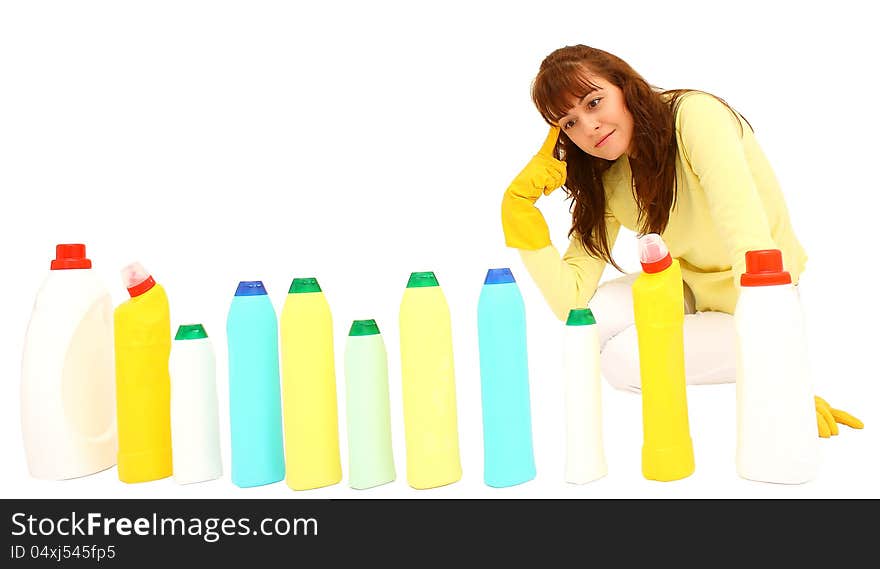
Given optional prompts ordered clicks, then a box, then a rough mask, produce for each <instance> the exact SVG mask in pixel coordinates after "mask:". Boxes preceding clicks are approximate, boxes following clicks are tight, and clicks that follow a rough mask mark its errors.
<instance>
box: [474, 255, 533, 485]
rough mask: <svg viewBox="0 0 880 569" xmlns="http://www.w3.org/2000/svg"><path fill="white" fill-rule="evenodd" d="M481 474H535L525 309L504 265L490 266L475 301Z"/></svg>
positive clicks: (490, 480)
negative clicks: (481, 447)
mask: <svg viewBox="0 0 880 569" xmlns="http://www.w3.org/2000/svg"><path fill="white" fill-rule="evenodd" d="M477 330H478V338H479V348H480V380H481V381H480V385H481V394H482V406H483V479H484V481H485V482H486V484H487V485H489V486H493V487H495V488H504V487H507V486H514V485H516V484H522V483H523V482H527V481H529V480H532V479H533V478H534V477H535V457H534V453H533V450H532V419H531V408H530V404H529V361H528V352H527V345H526V312H525V306H524V305H523V300H522V295H521V294H520V292H519V287H517V286H516V280H515V279H514V278H513V273H511V271H510V269H509V268H502V269H489V272H488V273H487V274H486V279H485V281H484V282H483V287H482V289H481V291H480V299H479V302H478V303H477Z"/></svg>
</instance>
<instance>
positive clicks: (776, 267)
mask: <svg viewBox="0 0 880 569" xmlns="http://www.w3.org/2000/svg"><path fill="white" fill-rule="evenodd" d="M739 282H740V284H741V285H742V286H772V285H784V284H791V274H789V272H788V271H784V270H782V251H780V250H779V249H761V250H760V251H748V252H747V253H746V272H744V273H743V274H742V276H741V277H740V279H739Z"/></svg>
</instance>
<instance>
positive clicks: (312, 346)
mask: <svg viewBox="0 0 880 569" xmlns="http://www.w3.org/2000/svg"><path fill="white" fill-rule="evenodd" d="M281 386H282V389H281V392H282V407H283V414H284V455H285V463H286V465H287V485H288V486H289V487H290V488H292V489H294V490H311V489H314V488H321V487H323V486H331V485H333V484H337V483H338V482H340V481H341V480H342V463H341V460H340V456H339V420H338V415H337V406H336V368H335V364H334V357H333V318H332V316H331V314H330V305H329V304H328V303H327V299H326V298H325V297H324V292H323V291H322V290H321V287H320V285H319V284H318V280H317V279H315V278H296V279H293V282H292V283H291V284H290V290H289V291H288V294H287V299H286V300H285V301H284V307H283V308H282V309H281Z"/></svg>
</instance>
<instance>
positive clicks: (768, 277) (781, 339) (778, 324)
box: [734, 249, 819, 484]
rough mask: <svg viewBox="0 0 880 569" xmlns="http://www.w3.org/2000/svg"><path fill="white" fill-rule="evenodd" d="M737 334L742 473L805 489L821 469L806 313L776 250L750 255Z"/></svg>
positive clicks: (737, 316)
mask: <svg viewBox="0 0 880 569" xmlns="http://www.w3.org/2000/svg"><path fill="white" fill-rule="evenodd" d="M740 283H741V285H742V287H741V289H740V295H739V300H738V301H737V305H736V311H735V314H734V321H735V322H736V331H737V377H736V411H737V445H736V469H737V473H738V474H739V475H740V476H741V477H743V478H747V479H749V480H757V481H760V482H777V483H782V484H800V483H803V482H807V481H809V480H812V479H813V478H815V477H816V474H817V470H818V467H819V454H818V452H819V449H818V440H819V439H818V432H817V427H816V410H815V403H814V400H813V389H812V385H811V381H810V370H809V366H808V363H807V349H806V339H805V337H806V335H805V331H804V323H803V314H802V312H801V306H800V301H799V299H798V294H797V291H796V290H795V288H794V287H793V286H792V284H791V275H790V274H789V273H788V272H786V271H785V270H784V269H783V267H782V253H781V252H780V251H779V250H777V249H769V250H760V251H749V252H748V253H746V272H745V273H743V275H742V277H741V279H740Z"/></svg>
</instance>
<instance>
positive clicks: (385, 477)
mask: <svg viewBox="0 0 880 569" xmlns="http://www.w3.org/2000/svg"><path fill="white" fill-rule="evenodd" d="M345 387H346V389H345V395H346V398H345V401H346V403H345V410H346V416H347V419H348V421H347V423H348V468H349V476H348V479H349V484H350V486H351V487H352V488H355V489H358V490H363V489H366V488H373V487H374V486H380V485H382V484H387V483H388V482H392V481H394V479H395V478H396V473H395V470H394V455H393V453H392V448H391V403H390V399H389V395H388V356H387V354H386V352H385V342H384V341H382V334H381V333H380V332H379V326H378V325H377V324H376V321H375V320H355V321H354V322H352V324H351V330H350V331H349V333H348V338H347V339H346V342H345Z"/></svg>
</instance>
